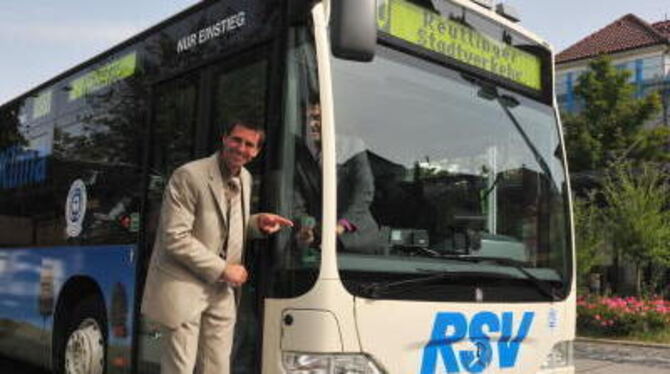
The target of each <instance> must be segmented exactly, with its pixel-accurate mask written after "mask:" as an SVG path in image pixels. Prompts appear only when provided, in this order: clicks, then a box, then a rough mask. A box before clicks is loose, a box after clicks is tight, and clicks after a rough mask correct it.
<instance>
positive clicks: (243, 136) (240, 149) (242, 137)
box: [221, 125, 261, 172]
mask: <svg viewBox="0 0 670 374" xmlns="http://www.w3.org/2000/svg"><path fill="white" fill-rule="evenodd" d="M260 142H261V133H260V132H258V131H256V130H252V129H248V128H246V127H244V126H241V125H235V127H233V129H232V130H231V131H230V134H228V135H224V136H223V150H222V152H221V155H222V158H223V161H224V162H225V163H226V165H227V166H228V168H229V169H230V170H231V171H233V172H237V171H239V169H240V168H241V167H242V166H244V165H246V164H247V163H249V162H250V161H251V160H253V159H254V157H256V156H257V155H258V152H259V151H260Z"/></svg>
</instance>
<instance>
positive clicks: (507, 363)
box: [421, 312, 535, 374]
mask: <svg viewBox="0 0 670 374" xmlns="http://www.w3.org/2000/svg"><path fill="white" fill-rule="evenodd" d="M534 317H535V313H533V312H524V313H523V316H522V317H521V322H520V324H519V327H518V330H517V331H516V334H515V332H514V331H513V329H514V313H513V312H504V313H502V314H501V315H497V314H495V313H493V312H479V313H477V314H475V315H474V316H473V317H472V319H471V320H470V321H469V322H468V320H467V318H466V317H465V315H464V314H463V313H456V312H441V313H438V314H437V315H436V316H435V321H434V323H433V331H432V333H431V337H430V341H429V342H428V344H426V346H425V347H424V349H423V358H422V361H421V374H435V372H436V369H437V365H438V363H439V359H441V361H442V363H444V366H445V367H446V369H447V372H448V373H461V372H465V373H481V372H483V371H484V370H485V369H486V368H487V367H489V365H491V364H492V363H493V360H494V357H493V349H492V343H491V338H490V334H492V333H500V339H499V340H498V342H497V343H496V345H497V348H498V366H499V367H500V368H501V369H505V368H511V367H514V366H515V365H516V361H517V359H518V355H519V348H520V345H521V343H522V342H523V341H524V339H525V338H526V336H528V332H529V331H530V327H531V325H532V323H533V318H534ZM464 339H468V340H469V341H470V342H472V344H473V345H474V346H475V348H476V349H474V350H461V351H454V347H453V344H454V343H457V342H459V341H462V340H464Z"/></svg>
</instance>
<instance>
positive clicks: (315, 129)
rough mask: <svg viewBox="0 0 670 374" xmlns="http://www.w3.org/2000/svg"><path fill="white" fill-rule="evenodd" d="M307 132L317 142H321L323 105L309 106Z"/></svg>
mask: <svg viewBox="0 0 670 374" xmlns="http://www.w3.org/2000/svg"><path fill="white" fill-rule="evenodd" d="M307 132H308V134H309V136H311V137H312V139H313V140H314V142H315V143H316V144H321V105H319V104H313V105H310V106H308V107H307Z"/></svg>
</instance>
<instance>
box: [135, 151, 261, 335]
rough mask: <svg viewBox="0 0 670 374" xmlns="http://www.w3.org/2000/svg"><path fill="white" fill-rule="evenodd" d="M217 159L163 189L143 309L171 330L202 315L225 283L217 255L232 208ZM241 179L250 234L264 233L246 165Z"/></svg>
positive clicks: (188, 169)
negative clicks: (253, 204)
mask: <svg viewBox="0 0 670 374" xmlns="http://www.w3.org/2000/svg"><path fill="white" fill-rule="evenodd" d="M218 157H219V154H218V153H217V154H215V155H212V156H210V157H208V158H204V159H200V160H196V161H192V162H190V163H188V164H186V165H183V166H181V167H180V168H178V169H177V170H175V172H174V173H173V174H172V177H171V178H170V181H169V182H168V185H167V187H166V188H165V192H164V195H163V205H162V206H161V215H160V223H159V226H158V230H157V233H156V241H155V243H154V248H153V253H152V255H151V263H150V265H149V272H148V275H147V279H146V283H145V288H144V297H143V299H142V312H143V313H144V314H145V315H146V316H148V317H149V318H151V319H153V320H155V321H157V322H159V323H161V324H163V325H165V326H167V327H169V328H175V327H177V326H179V325H180V324H182V323H183V322H185V321H188V320H190V319H192V318H194V317H195V316H196V315H197V314H200V313H202V311H204V310H205V309H206V308H207V306H208V303H209V302H210V301H208V295H210V294H211V292H217V290H222V289H223V288H225V287H226V285H225V284H222V283H221V282H220V281H219V278H220V276H221V274H222V273H223V270H224V268H225V266H226V260H225V259H224V258H222V257H221V256H220V255H219V254H220V253H225V250H226V249H225V248H224V246H225V244H226V239H227V231H228V230H227V228H228V222H227V221H226V212H227V209H228V207H227V202H226V199H225V196H224V184H223V179H222V176H221V171H220V169H219V160H218ZM240 179H241V181H242V191H243V193H244V217H245V219H246V221H247V222H246V223H245V228H246V232H247V233H248V234H249V235H248V236H260V232H259V231H258V227H257V225H256V221H257V220H256V218H255V216H251V217H250V216H249V202H250V196H251V174H249V172H248V171H247V170H246V169H244V168H243V169H242V171H241V173H240ZM222 294H225V295H232V293H230V292H225V293H222ZM209 299H210V300H211V297H210V298H209ZM231 312H232V311H231Z"/></svg>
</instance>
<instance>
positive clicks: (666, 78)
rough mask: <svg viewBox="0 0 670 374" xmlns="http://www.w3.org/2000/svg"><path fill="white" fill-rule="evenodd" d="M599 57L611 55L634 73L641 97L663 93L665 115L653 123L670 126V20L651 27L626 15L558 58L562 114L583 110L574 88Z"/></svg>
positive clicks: (634, 79) (618, 63) (558, 85)
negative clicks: (669, 122)
mask: <svg viewBox="0 0 670 374" xmlns="http://www.w3.org/2000/svg"><path fill="white" fill-rule="evenodd" d="M599 55H609V56H610V57H611V58H612V63H613V64H614V65H615V66H616V67H618V68H620V69H626V70H629V71H630V72H631V75H630V82H631V83H633V84H634V85H635V87H636V95H637V96H638V97H642V96H644V95H646V94H648V93H649V92H652V91H654V90H660V92H661V94H662V102H663V113H662V114H661V115H659V116H658V117H657V118H656V119H655V120H654V122H655V123H654V124H660V123H663V124H665V125H668V105H669V104H670V21H669V20H666V21H661V22H656V23H651V24H650V23H648V22H646V21H645V20H643V19H640V18H639V17H637V16H635V15H633V14H627V15H625V16H623V17H621V18H619V19H618V20H616V21H614V22H612V23H610V24H609V25H607V26H605V27H604V28H602V29H600V30H598V31H596V32H594V33H593V34H591V35H589V36H587V37H585V38H584V39H582V40H580V41H578V42H577V43H575V44H573V45H572V46H570V47H568V48H567V49H565V50H564V51H562V52H560V53H559V54H558V55H556V94H557V97H558V103H559V105H560V107H561V110H562V111H564V112H570V113H575V112H578V111H579V110H580V109H581V105H582V103H580V101H579V100H578V98H577V97H575V95H574V88H575V86H576V85H577V83H578V78H579V75H580V74H581V73H583V72H584V71H585V70H586V69H587V67H588V64H589V62H591V60H592V59H593V58H595V57H597V56H599Z"/></svg>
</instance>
